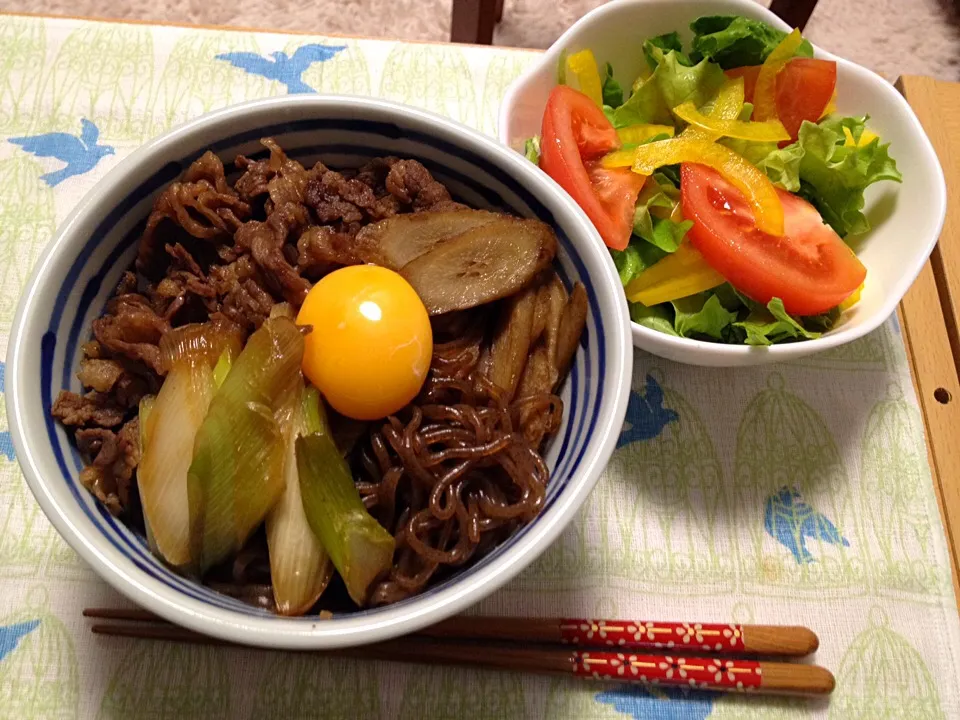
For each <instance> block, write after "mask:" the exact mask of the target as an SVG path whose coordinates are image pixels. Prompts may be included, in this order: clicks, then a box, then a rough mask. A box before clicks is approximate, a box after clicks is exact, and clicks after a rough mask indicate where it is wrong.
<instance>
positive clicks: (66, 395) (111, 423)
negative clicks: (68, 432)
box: [51, 390, 126, 428]
mask: <svg viewBox="0 0 960 720" xmlns="http://www.w3.org/2000/svg"><path fill="white" fill-rule="evenodd" d="M51 413H52V414H53V416H54V417H55V418H57V419H58V420H59V421H60V422H62V423H63V424H64V425H69V426H71V427H84V426H87V425H97V426H99V427H101V428H111V427H116V426H117V425H119V424H120V423H122V422H123V418H124V415H126V411H125V409H124V408H122V407H120V406H118V405H117V403H116V402H115V401H114V400H113V398H112V397H111V396H110V395H108V394H106V393H99V392H96V391H93V392H90V393H87V394H86V395H78V394H77V393H75V392H70V391H69V390H61V391H60V394H59V395H57V399H56V400H55V401H54V403H53V409H52V410H51Z"/></svg>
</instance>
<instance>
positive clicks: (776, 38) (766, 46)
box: [690, 15, 813, 70]
mask: <svg viewBox="0 0 960 720" xmlns="http://www.w3.org/2000/svg"><path fill="white" fill-rule="evenodd" d="M690 29H691V30H693V34H694V37H693V58H694V59H695V60H699V59H700V58H707V59H709V60H713V62H715V63H719V64H720V67H722V68H723V69H724V70H728V69H730V68H735V67H742V66H744V65H761V64H762V63H763V61H764V60H766V59H767V56H768V55H769V54H770V53H771V52H772V51H773V49H774V48H775V47H776V46H777V45H779V44H780V42H781V41H782V40H783V39H784V38H785V37H786V36H787V34H786V33H785V32H783V31H781V30H776V29H774V28H772V27H770V26H769V25H767V24H766V23H764V22H760V21H759V20H751V19H749V18H745V17H738V16H736V15H707V16H704V17H701V18H697V19H696V20H694V21H693V22H692V23H691V24H690ZM796 54H797V55H798V56H801V57H813V46H812V45H810V43H809V42H807V41H806V40H804V41H803V44H802V45H800V48H799V49H798V50H797V53H796Z"/></svg>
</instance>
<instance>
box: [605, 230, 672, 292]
mask: <svg viewBox="0 0 960 720" xmlns="http://www.w3.org/2000/svg"><path fill="white" fill-rule="evenodd" d="M610 254H611V255H612V256H613V264H614V265H615V266H616V268H617V274H619V275H620V282H621V283H622V284H623V286H624V287H626V286H627V285H629V284H630V281H631V280H633V279H634V278H635V277H636V276H637V275H639V274H640V273H642V272H643V271H644V270H646V269H647V268H648V267H650V266H651V265H656V264H657V263H658V262H660V260H662V259H663V258H664V257H666V255H667V253H665V252H664V251H663V250H661V249H660V248H658V247H657V246H655V245H651V244H650V243H648V242H646V241H645V240H641V239H639V238H637V237H636V236H634V237H631V238H630V244H629V245H627V247H626V248H625V249H623V250H611V251H610Z"/></svg>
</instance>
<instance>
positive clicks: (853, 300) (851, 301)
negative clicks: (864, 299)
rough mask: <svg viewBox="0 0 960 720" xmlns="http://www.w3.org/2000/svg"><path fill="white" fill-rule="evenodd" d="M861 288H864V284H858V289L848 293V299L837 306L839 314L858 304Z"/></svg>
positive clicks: (861, 292)
mask: <svg viewBox="0 0 960 720" xmlns="http://www.w3.org/2000/svg"><path fill="white" fill-rule="evenodd" d="M863 286H864V283H860V287H858V288H857V289H856V290H854V291H853V292H852V293H850V297H848V298H847V299H846V300H844V301H843V302H842V303H840V305H839V308H840V312H846V311H847V310H849V309H850V308H852V307H853V306H854V305H856V304H857V303H858V302H860V296H861V295H862V294H863Z"/></svg>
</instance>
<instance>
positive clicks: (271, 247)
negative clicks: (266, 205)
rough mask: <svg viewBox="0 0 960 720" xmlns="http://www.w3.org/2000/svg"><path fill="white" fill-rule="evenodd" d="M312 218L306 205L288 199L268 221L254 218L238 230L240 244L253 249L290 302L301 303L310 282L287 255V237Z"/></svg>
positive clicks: (267, 272)
mask: <svg viewBox="0 0 960 720" xmlns="http://www.w3.org/2000/svg"><path fill="white" fill-rule="evenodd" d="M308 220H309V216H308V215H307V210H306V208H305V207H304V206H303V205H299V204H296V203H286V204H285V205H282V206H279V207H277V208H276V209H275V210H274V211H273V212H272V213H270V215H269V216H268V217H267V220H266V222H260V221H258V220H251V221H250V222H248V223H245V224H244V225H243V226H242V227H241V228H240V229H239V230H238V231H237V234H236V243H237V246H238V247H240V248H243V249H245V250H249V251H250V254H251V256H252V257H253V260H254V262H256V263H257V265H259V266H260V268H261V269H262V270H263V272H264V274H265V275H266V277H267V279H268V282H272V283H273V284H274V285H275V286H276V287H277V288H278V289H279V291H280V293H281V294H282V295H283V297H284V299H285V300H286V301H287V302H289V303H290V304H292V305H294V306H296V307H300V305H301V304H303V299H304V298H305V297H306V296H307V291H308V290H309V289H310V283H309V282H307V281H306V280H304V279H303V278H302V277H300V274H299V273H298V272H297V270H296V268H294V267H293V266H292V265H291V264H290V263H289V262H288V261H287V258H286V257H285V256H284V252H283V247H284V244H285V243H286V242H287V238H288V237H290V236H291V235H294V234H298V233H299V232H300V230H302V229H303V228H304V227H305V226H306V224H307V222H308Z"/></svg>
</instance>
